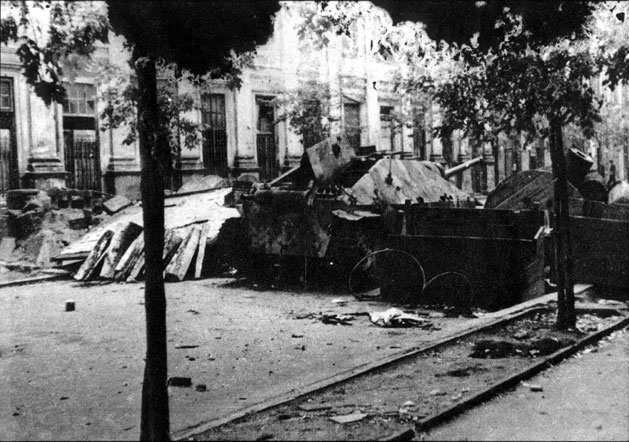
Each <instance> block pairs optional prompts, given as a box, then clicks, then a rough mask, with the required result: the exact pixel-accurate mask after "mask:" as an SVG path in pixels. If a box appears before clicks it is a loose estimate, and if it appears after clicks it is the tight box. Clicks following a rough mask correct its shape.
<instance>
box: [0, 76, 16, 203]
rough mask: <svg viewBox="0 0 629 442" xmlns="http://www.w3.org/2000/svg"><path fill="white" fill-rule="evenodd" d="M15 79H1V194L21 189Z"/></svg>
mask: <svg viewBox="0 0 629 442" xmlns="http://www.w3.org/2000/svg"><path fill="white" fill-rule="evenodd" d="M13 97H14V95H13V79H12V78H8V77H2V78H0V194H4V193H5V192H6V191H7V190H9V189H13V188H16V187H19V176H18V169H17V146H16V137H15V105H14V99H13Z"/></svg>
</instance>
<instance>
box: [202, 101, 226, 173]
mask: <svg viewBox="0 0 629 442" xmlns="http://www.w3.org/2000/svg"><path fill="white" fill-rule="evenodd" d="M201 123H203V165H204V167H205V168H206V169H207V170H208V171H209V172H210V173H212V174H215V175H220V176H226V175H227V132H226V130H225V95H223V94H203V95H202V96H201Z"/></svg>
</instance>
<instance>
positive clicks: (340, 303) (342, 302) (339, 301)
mask: <svg viewBox="0 0 629 442" xmlns="http://www.w3.org/2000/svg"><path fill="white" fill-rule="evenodd" d="M331 302H332V304H336V305H338V306H339V307H342V306H344V305H347V302H348V301H347V300H346V299H340V298H337V299H333V300H332V301H331Z"/></svg>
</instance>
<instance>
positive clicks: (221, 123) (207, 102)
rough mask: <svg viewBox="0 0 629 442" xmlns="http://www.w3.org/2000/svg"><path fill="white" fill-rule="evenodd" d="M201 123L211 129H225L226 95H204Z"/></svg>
mask: <svg viewBox="0 0 629 442" xmlns="http://www.w3.org/2000/svg"><path fill="white" fill-rule="evenodd" d="M201 122H202V123H203V124H204V125H206V126H207V127H208V128H209V129H214V130H222V129H225V95H223V94H204V95H203V97H201Z"/></svg>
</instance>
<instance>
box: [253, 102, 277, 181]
mask: <svg viewBox="0 0 629 442" xmlns="http://www.w3.org/2000/svg"><path fill="white" fill-rule="evenodd" d="M272 100H273V97H264V96H256V111H257V126H256V150H257V154H258V166H259V167H260V180H262V181H268V180H271V179H273V178H275V177H277V176H278V175H279V171H280V163H279V159H278V153H277V145H276V143H275V107H274V106H273V102H272Z"/></svg>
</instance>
